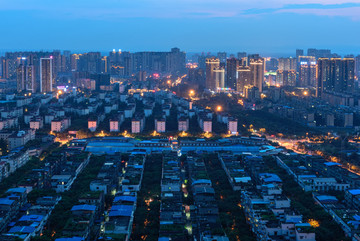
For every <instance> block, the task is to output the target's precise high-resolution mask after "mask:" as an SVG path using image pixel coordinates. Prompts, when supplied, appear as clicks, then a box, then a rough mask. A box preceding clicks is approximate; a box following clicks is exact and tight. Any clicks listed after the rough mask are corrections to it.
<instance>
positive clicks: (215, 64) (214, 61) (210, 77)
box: [205, 57, 220, 90]
mask: <svg viewBox="0 0 360 241" xmlns="http://www.w3.org/2000/svg"><path fill="white" fill-rule="evenodd" d="M219 67H220V60H219V59H218V58H215V57H211V58H207V59H206V83H205V87H206V88H207V89H212V90H214V89H215V88H216V82H215V72H214V69H215V68H219Z"/></svg>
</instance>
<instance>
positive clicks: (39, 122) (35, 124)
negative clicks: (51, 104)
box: [30, 116, 44, 130]
mask: <svg viewBox="0 0 360 241" xmlns="http://www.w3.org/2000/svg"><path fill="white" fill-rule="evenodd" d="M43 126H44V121H43V118H42V117H41V116H39V117H36V118H33V119H31V120H30V129H33V130H39V129H41V128H43Z"/></svg>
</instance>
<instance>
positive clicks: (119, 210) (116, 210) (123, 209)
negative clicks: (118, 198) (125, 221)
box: [109, 205, 133, 217]
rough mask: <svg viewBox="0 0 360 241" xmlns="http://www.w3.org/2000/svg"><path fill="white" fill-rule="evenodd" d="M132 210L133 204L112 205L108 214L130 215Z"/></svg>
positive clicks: (114, 215) (112, 215)
mask: <svg viewBox="0 0 360 241" xmlns="http://www.w3.org/2000/svg"><path fill="white" fill-rule="evenodd" d="M132 211H133V206H130V205H114V206H112V207H111V210H110V213H109V216H110V217H116V216H123V217H130V216H131V214H132Z"/></svg>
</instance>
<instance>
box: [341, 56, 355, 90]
mask: <svg viewBox="0 0 360 241" xmlns="http://www.w3.org/2000/svg"><path fill="white" fill-rule="evenodd" d="M354 82H355V59H354V58H344V59H343V84H342V90H343V91H346V92H349V93H352V92H353V91H354Z"/></svg>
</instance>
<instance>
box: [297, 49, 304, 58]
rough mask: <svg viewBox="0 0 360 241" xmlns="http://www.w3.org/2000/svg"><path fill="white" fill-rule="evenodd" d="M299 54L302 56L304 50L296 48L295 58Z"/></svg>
mask: <svg viewBox="0 0 360 241" xmlns="http://www.w3.org/2000/svg"><path fill="white" fill-rule="evenodd" d="M300 56H304V50H303V49H297V50H296V58H299V57H300Z"/></svg>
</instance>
